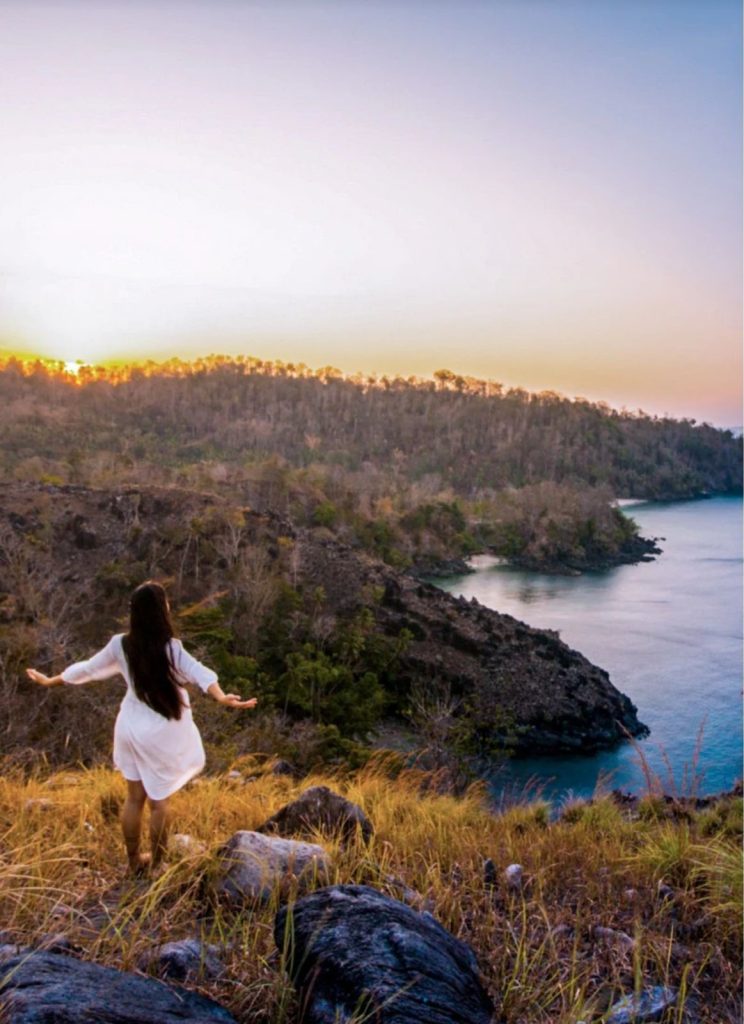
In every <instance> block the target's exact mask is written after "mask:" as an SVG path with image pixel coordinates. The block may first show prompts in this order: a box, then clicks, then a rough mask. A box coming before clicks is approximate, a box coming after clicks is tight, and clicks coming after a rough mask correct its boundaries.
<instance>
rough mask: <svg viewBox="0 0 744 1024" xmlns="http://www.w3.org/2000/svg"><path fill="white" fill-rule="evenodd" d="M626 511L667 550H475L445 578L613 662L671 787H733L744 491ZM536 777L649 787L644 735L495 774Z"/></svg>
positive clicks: (559, 787)
mask: <svg viewBox="0 0 744 1024" xmlns="http://www.w3.org/2000/svg"><path fill="white" fill-rule="evenodd" d="M625 511H626V512H627V513H628V514H629V515H631V516H632V518H633V519H634V520H635V521H636V522H637V523H638V525H639V527H640V530H641V533H642V534H643V536H646V537H649V536H650V537H663V538H665V539H664V540H663V541H660V547H661V548H662V549H663V554H662V555H660V556H659V557H658V558H657V559H656V560H655V561H653V562H647V563H640V564H638V565H625V566H619V567H617V568H615V569H611V570H608V571H605V572H594V573H584V574H583V575H581V576H575V577H574V576H549V575H544V574H540V573H534V572H525V571H522V570H518V569H514V568H511V567H509V566H505V565H502V564H494V561H495V560H494V559H490V558H488V557H487V556H480V557H478V558H475V559H474V560H473V565H474V568H475V569H476V572H474V573H472V574H469V575H464V576H453V577H448V578H447V579H445V580H438V581H437V584H438V585H439V586H441V587H442V588H443V589H445V590H447V591H449V592H450V593H452V594H455V595H460V594H462V595H463V596H464V597H466V598H468V599H469V598H471V597H475V598H477V600H478V601H480V602H481V604H484V605H486V606H487V607H489V608H494V609H495V610H496V611H500V612H507V613H509V614H510V615H513V616H515V617H516V618H518V619H521V620H522V621H524V622H527V623H529V624H530V625H531V626H537V627H542V628H548V629H554V630H558V631H559V633H560V636H561V639H562V640H563V641H564V642H565V643H567V644H568V645H569V646H570V647H573V648H575V649H576V650H579V651H581V653H582V654H584V655H585V656H586V657H587V658H589V659H590V660H591V661H593V662H594V663H595V664H597V665H600V666H601V667H602V668H604V669H606V670H607V671H608V672H609V674H610V679H611V680H612V682H613V683H614V684H615V686H617V687H618V688H619V689H620V690H622V691H623V692H624V693H627V694H628V696H629V697H630V698H631V700H632V701H633V703H634V704H636V705H637V707H638V714H639V718H640V719H641V721H642V722H644V723H645V724H646V725H648V726H649V728H650V729H651V734H650V736H649V737H648V738H647V739H645V740H643V741H641V742H640V743H639V748H640V750H641V751H642V753H643V757H644V758H645V759H646V760H647V762H648V765H649V766H650V767H651V769H652V770H653V771H654V772H655V773H657V775H659V776H660V777H661V779H662V781H663V783H664V785H665V789H666V790H667V791H670V790H672V789H673V788H676V789H677V790H678V791H683V790H688V791H689V790H690V789H691V787H692V786H693V785H694V786H696V787H697V791H698V792H700V793H710V792H716V791H718V790H721V789H727V788H729V787H731V786H732V785H733V783H734V782H735V781H736V780H737V779H738V778H740V777H741V775H742V499H741V498H738V497H715V498H711V499H707V500H700V501H683V502H660V503H643V504H637V505H633V506H631V507H627V508H626V509H625ZM701 727H703V730H704V731H703V738H702V745H701V747H700V751H699V753H700V756H699V761H698V763H697V768H696V770H695V771H693V768H694V765H693V762H694V760H695V747H696V738H697V736H698V734H699V730H700V729H701ZM693 775H694V778H693V777H692V776H693ZM534 777H539V779H540V780H541V781H542V783H543V784H544V786H545V791H546V793H547V794H548V795H552V796H558V795H560V794H565V793H566V792H570V793H573V794H576V795H581V796H586V795H590V794H591V793H592V792H593V791H594V789H595V786H596V784H597V781H598V780H600V779H601V780H602V781H603V784H604V785H609V786H613V787H621V788H623V789H632V790H641V789H643V788H644V775H643V771H642V768H641V764H640V758H639V754H638V751H637V750H636V749H635V748H634V746H633V745H632V744H622V745H621V746H619V747H617V748H615V749H614V750H609V751H602V752H600V753H598V754H594V755H588V756H582V755H561V756H556V757H536V758H524V759H519V760H514V761H512V762H510V763H509V764H508V767H507V769H506V771H505V772H504V771H501V772H499V773H498V774H497V775H496V776H495V778H494V783H495V784H502V783H504V782H505V781H513V782H514V783H515V784H517V785H520V784H524V783H525V782H526V781H527V780H528V779H531V778H534Z"/></svg>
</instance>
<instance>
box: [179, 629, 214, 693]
mask: <svg viewBox="0 0 744 1024" xmlns="http://www.w3.org/2000/svg"><path fill="white" fill-rule="evenodd" d="M171 651H172V652H173V667H174V668H175V670H176V672H177V673H178V675H179V676H180V677H181V678H182V679H183V681H184V682H185V683H196V685H197V686H198V687H199V689H200V690H203V691H204V692H205V693H206V692H207V690H208V689H209V687H210V686H211V685H212V683H216V682H217V673H216V672H214V671H212V669H211V668H207V666H206V665H202V663H201V662H200V661H197V660H196V658H194V657H193V656H192V655H191V654H189V652H188V651H187V650H186V649H185V648H184V646H183V644H182V643H181V641H180V640H175V639H174V640H171Z"/></svg>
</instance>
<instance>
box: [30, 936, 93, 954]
mask: <svg viewBox="0 0 744 1024" xmlns="http://www.w3.org/2000/svg"><path fill="white" fill-rule="evenodd" d="M34 945H35V946H36V948H37V949H43V950H44V952H45V953H64V954H66V955H67V956H74V955H75V954H76V953H81V952H82V950H81V948H80V946H78V945H76V943H74V942H73V941H72V939H71V938H70V936H69V935H66V934H65V933H64V932H48V933H47V934H46V935H42V936H41V938H40V939H39V940H38V941H37V942H35V943H34Z"/></svg>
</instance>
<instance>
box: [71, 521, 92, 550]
mask: <svg viewBox="0 0 744 1024" xmlns="http://www.w3.org/2000/svg"><path fill="white" fill-rule="evenodd" d="M72 534H73V538H74V541H75V547H76V548H80V549H81V550H82V551H90V550H92V549H93V548H95V547H97V546H98V534H97V533H96V531H95V530H94V529H92V528H91V527H90V525H89V524H88V521H87V520H86V518H85V516H81V515H76V516H75V517H74V519H73V520H72Z"/></svg>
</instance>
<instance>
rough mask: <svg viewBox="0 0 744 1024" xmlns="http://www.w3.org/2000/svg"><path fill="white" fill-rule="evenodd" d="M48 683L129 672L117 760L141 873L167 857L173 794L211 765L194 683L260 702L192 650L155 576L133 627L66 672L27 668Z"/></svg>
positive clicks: (132, 856)
mask: <svg viewBox="0 0 744 1024" xmlns="http://www.w3.org/2000/svg"><path fill="white" fill-rule="evenodd" d="M26 672H27V674H28V676H29V678H30V679H33V681H34V682H35V683H39V684H40V685H41V686H58V685H61V684H62V683H70V684H72V685H78V684H80V683H87V682H90V681H91V680H93V679H108V678H109V677H110V676H115V675H119V674H121V675H123V676H124V679H125V680H126V684H127V692H126V694H125V696H124V699H123V701H122V702H121V707H120V709H119V714H118V716H117V719H116V725H115V727H114V764H115V765H116V767H117V768H118V769H119V771H120V772H121V773H122V775H123V776H124V778H125V779H126V780H127V798H126V801H125V803H124V808H123V811H122V818H121V823H122V831H123V833H124V842H125V844H126V848H127V856H128V858H129V867H130V869H131V870H132V871H133V872H135V873H139V872H142V871H143V870H145V869H146V868H147V866H148V864H151V865H152V866H153V867H155V866H157V865H158V864H159V863H160V862H161V861H162V859H163V856H164V854H165V848H166V843H167V838H168V799H169V797H170V796H172V794H173V793H175V792H176V790H178V789H180V788H181V787H182V786H183V785H185V784H186V783H187V782H188V781H189V779H191V778H193V777H194V775H196V774H198V773H199V772H200V771H201V770H202V768H203V767H204V761H205V758H204V747H203V746H202V741H201V736H200V735H199V730H198V729H197V727H196V725H195V724H194V720H193V718H192V717H191V706H190V702H189V696H188V693H187V691H186V689H185V684H186V683H196V685H197V686H199V687H200V688H201V689H202V690H203V691H204V692H205V693H208V694H209V695H210V697H213V698H214V699H215V700H216V701H218V702H219V703H220V704H226V705H227V706H228V707H231V708H252V707H255V705H256V702H257V701H256V698H255V697H254V698H253V699H252V700H241V699H240V697H238V696H237V695H236V694H234V693H223V691H222V689H221V687H220V685H219V683H218V682H217V675H216V673H215V672H213V671H212V670H211V669H209V668H207V667H206V666H205V665H202V664H201V662H199V661H197V660H196V658H192V656H191V655H190V654H188V653H187V652H186V651H185V650H184V647H183V644H182V643H181V641H180V640H177V639H176V638H175V637H174V635H173V625H172V623H171V617H170V607H169V605H168V598H167V597H166V594H165V590H164V589H163V588H162V587H161V586H160V584H159V583H154V582H152V581H148V582H147V583H143V584H142V586H140V587H137V589H136V590H135V591H134V593H133V594H132V597H131V601H130V622H129V632H128V633H118V634H117V635H116V636H114V637H112V638H111V640H109V642H108V644H106V646H105V647H104V648H103V650H102V651H99V652H98V654H94V655H93V657H92V658H89V659H88V661H79V662H77V663H76V664H74V665H70V666H69V667H68V668H66V669H65V670H64V672H62V673H61V674H60V675H57V676H45V675H44V674H43V673H42V672H37V671H36V669H33V668H29V669H27V670H26ZM145 801H148V802H149V804H150V849H151V855H150V858H149V859H148V858H147V857H146V856H144V855H142V854H141V853H140V833H141V831H142V811H143V808H144V805H145Z"/></svg>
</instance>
